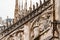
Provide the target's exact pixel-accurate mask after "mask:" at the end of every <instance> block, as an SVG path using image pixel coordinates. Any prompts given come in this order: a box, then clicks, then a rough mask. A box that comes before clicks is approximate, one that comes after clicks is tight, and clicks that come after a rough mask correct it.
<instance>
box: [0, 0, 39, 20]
mask: <svg viewBox="0 0 60 40" xmlns="http://www.w3.org/2000/svg"><path fill="white" fill-rule="evenodd" d="M23 1H24V0H23ZM35 2H39V0H33V4H35ZM28 6H29V0H28ZM14 8H15V0H0V17H2V19H6V18H7V16H9V18H13V17H14Z"/></svg>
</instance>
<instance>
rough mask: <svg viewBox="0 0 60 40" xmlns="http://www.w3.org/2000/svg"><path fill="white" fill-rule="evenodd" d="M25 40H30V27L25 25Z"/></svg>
mask: <svg viewBox="0 0 60 40" xmlns="http://www.w3.org/2000/svg"><path fill="white" fill-rule="evenodd" d="M24 40H30V27H29V26H28V25H24Z"/></svg>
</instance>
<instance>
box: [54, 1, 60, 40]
mask: <svg viewBox="0 0 60 40" xmlns="http://www.w3.org/2000/svg"><path fill="white" fill-rule="evenodd" d="M55 13H56V20H57V21H60V0H55ZM59 25H60V24H59ZM59 25H58V31H59V40H60V30H59V29H60V26H59Z"/></svg>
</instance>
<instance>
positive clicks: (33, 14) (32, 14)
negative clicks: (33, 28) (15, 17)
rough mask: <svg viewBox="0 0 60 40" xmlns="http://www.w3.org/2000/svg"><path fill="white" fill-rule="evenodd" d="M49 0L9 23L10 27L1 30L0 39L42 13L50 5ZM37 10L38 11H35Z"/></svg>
mask: <svg viewBox="0 0 60 40" xmlns="http://www.w3.org/2000/svg"><path fill="white" fill-rule="evenodd" d="M49 2H50V0H48V1H46V2H44V3H43V4H42V5H40V6H39V7H37V8H36V9H34V10H33V11H32V12H30V13H29V14H28V15H26V16H25V17H23V18H21V19H20V20H19V21H17V22H16V23H15V24H13V25H11V26H10V27H8V28H6V29H5V30H3V31H2V32H1V33H0V35H3V36H2V37H1V38H0V39H2V38H4V37H5V36H7V35H9V34H10V33H12V32H13V31H15V30H17V29H18V28H23V27H22V25H24V24H25V23H27V22H28V21H30V20H31V19H33V18H35V17H37V16H38V15H40V14H42V13H43V12H44V11H46V10H47V9H48V8H50V7H52V5H53V4H49ZM36 12H38V13H36Z"/></svg>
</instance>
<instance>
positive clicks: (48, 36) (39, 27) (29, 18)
mask: <svg viewBox="0 0 60 40" xmlns="http://www.w3.org/2000/svg"><path fill="white" fill-rule="evenodd" d="M19 1H20V0H16V1H15V11H14V19H13V22H12V23H13V24H11V25H10V26H8V27H7V28H5V27H3V28H1V32H0V40H60V12H59V10H60V4H59V2H60V0H43V1H42V0H39V3H38V2H36V5H33V4H32V0H30V7H29V10H27V0H25V3H24V8H23V0H22V3H21V5H20V2H19Z"/></svg>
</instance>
